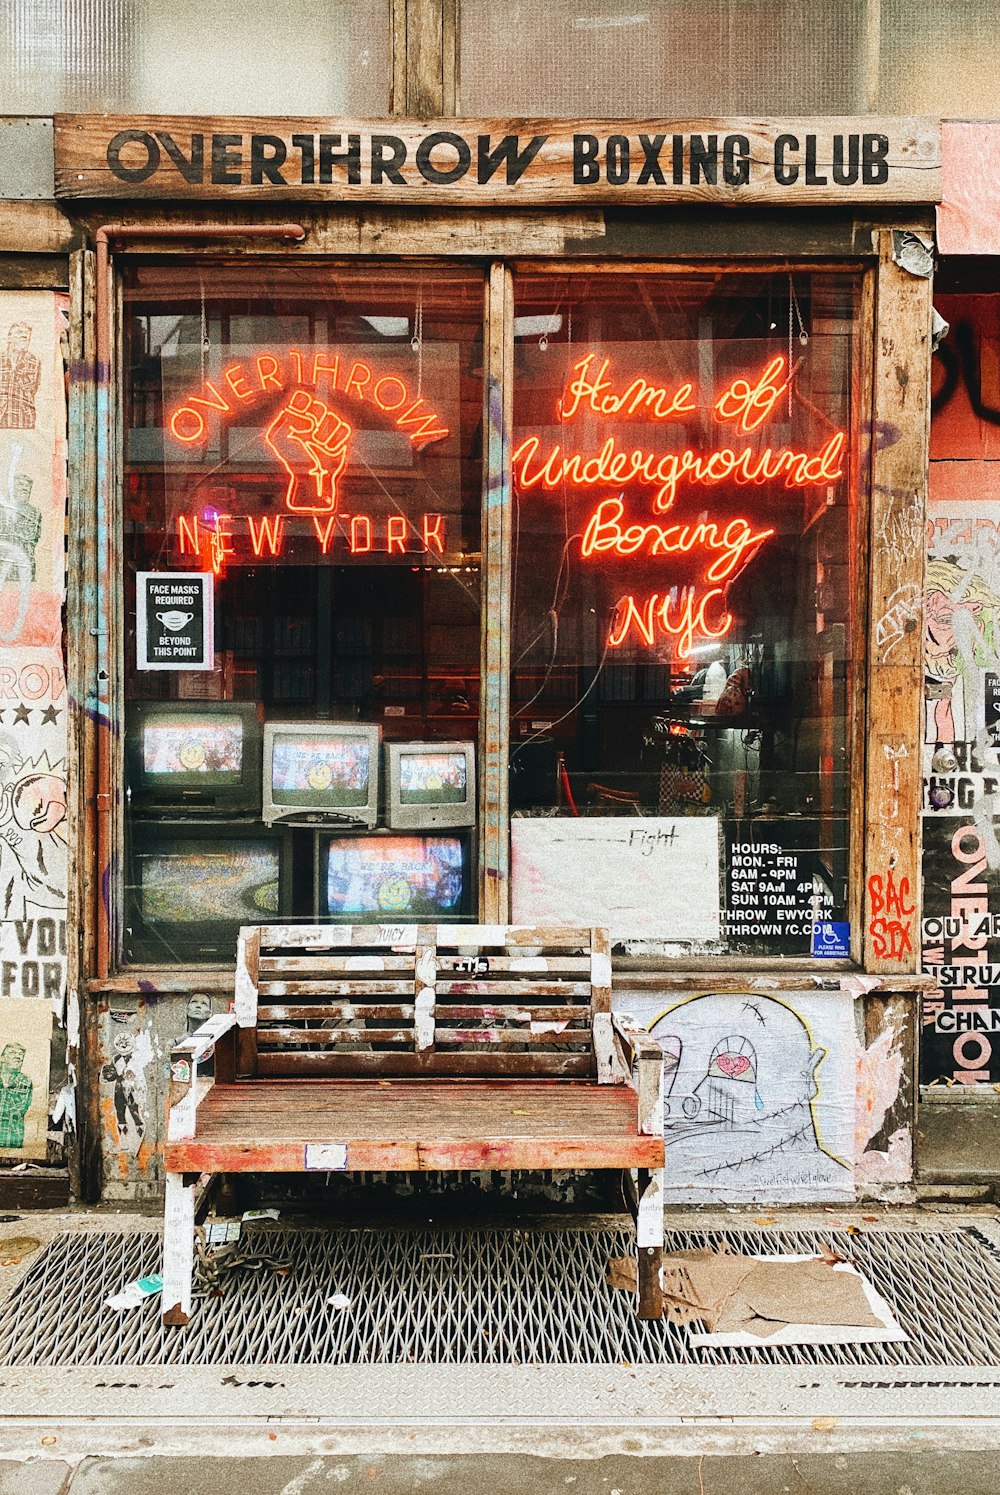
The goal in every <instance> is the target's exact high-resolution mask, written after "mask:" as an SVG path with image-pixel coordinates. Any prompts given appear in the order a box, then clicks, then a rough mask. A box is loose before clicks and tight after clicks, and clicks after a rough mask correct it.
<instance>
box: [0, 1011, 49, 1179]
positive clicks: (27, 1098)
mask: <svg viewBox="0 0 1000 1495" xmlns="http://www.w3.org/2000/svg"><path fill="white" fill-rule="evenodd" d="M51 1042H52V1007H51V1005H50V1004H49V1003H48V1002H45V1001H24V1000H15V999H6V1000H5V999H3V998H0V1157H11V1156H14V1157H17V1158H44V1157H45V1152H46V1133H47V1131H48V1104H49V1056H50V1052H51Z"/></svg>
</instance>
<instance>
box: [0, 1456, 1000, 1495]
mask: <svg viewBox="0 0 1000 1495" xmlns="http://www.w3.org/2000/svg"><path fill="white" fill-rule="evenodd" d="M997 1487H998V1480H997V1464H996V1459H995V1457H994V1456H993V1455H991V1454H986V1453H972V1452H969V1451H954V1450H942V1451H938V1452H933V1451H928V1452H919V1451H917V1452H907V1453H886V1452H880V1453H872V1454H836V1455H829V1456H824V1455H821V1454H800V1455H797V1456H791V1455H774V1454H765V1455H761V1456H754V1455H752V1454H748V1455H745V1456H742V1457H740V1456H726V1455H711V1454H709V1455H696V1456H691V1457H688V1458H648V1459H637V1458H634V1457H632V1458H630V1457H627V1456H622V1455H617V1456H613V1457H609V1458H603V1459H596V1460H593V1461H591V1462H587V1461H585V1460H569V1459H549V1458H545V1457H544V1456H536V1457H531V1456H512V1455H504V1454H501V1455H497V1456H496V1457H494V1458H490V1459H489V1460H486V1459H484V1458H482V1457H479V1456H471V1455H455V1456H444V1457H434V1456H426V1457H419V1458H416V1457H414V1458H406V1457H388V1458H386V1457H383V1456H380V1455H377V1454H375V1455H368V1454H365V1455H336V1454H329V1455H317V1456H314V1457H311V1458H309V1457H301V1456H300V1457H297V1458H294V1457H293V1458H288V1457H286V1456H284V1455H282V1454H275V1455H274V1456H273V1457H271V1458H268V1459H257V1460H250V1459H246V1458H241V1457H239V1455H235V1454H234V1455H232V1456H229V1457H225V1458H210V1457H209V1458H206V1457H200V1456H199V1457H174V1458H169V1459H167V1458H162V1457H157V1456H156V1455H151V1456H149V1457H146V1458H123V1459H108V1458H87V1459H85V1460H83V1462H82V1463H80V1464H78V1465H76V1467H72V1466H71V1465H69V1464H67V1463H64V1462H62V1461H61V1460H59V1459H51V1460H48V1461H46V1462H44V1463H33V1464H12V1463H2V1462H0V1495H206V1492H216V1491H227V1492H228V1491H230V1490H234V1489H238V1490H239V1492H240V1495H321V1492H324V1495H326V1492H330V1491H333V1490H338V1491H340V1490H342V1491H366V1492H371V1495H418V1492H419V1495H469V1492H470V1491H475V1492H476V1495H734V1492H739V1495H952V1492H955V1495H959V1492H960V1495H996V1490H997Z"/></svg>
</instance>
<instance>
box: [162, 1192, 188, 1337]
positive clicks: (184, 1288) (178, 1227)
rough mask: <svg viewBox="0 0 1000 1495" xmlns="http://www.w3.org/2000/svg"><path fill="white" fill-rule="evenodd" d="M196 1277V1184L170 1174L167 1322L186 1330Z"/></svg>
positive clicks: (166, 1220)
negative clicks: (194, 1276) (183, 1327)
mask: <svg viewBox="0 0 1000 1495" xmlns="http://www.w3.org/2000/svg"><path fill="white" fill-rule="evenodd" d="M193 1275H194V1184H193V1183H191V1184H187V1185H185V1182H184V1175H183V1173H168V1174H167V1199H166V1206H165V1208H164V1214H163V1322H164V1323H165V1324H170V1325H176V1326H180V1327H182V1326H183V1325H184V1324H186V1323H187V1321H188V1319H189V1318H190V1317H191V1279H192V1277H193Z"/></svg>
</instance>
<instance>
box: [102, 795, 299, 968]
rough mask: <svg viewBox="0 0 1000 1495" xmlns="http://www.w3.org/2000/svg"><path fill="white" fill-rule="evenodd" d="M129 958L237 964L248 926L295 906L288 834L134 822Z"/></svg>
mask: <svg viewBox="0 0 1000 1495" xmlns="http://www.w3.org/2000/svg"><path fill="white" fill-rule="evenodd" d="M127 867H128V872H127V876H126V886H125V894H126V899H125V906H126V918H125V957H126V959H127V960H129V961H132V962H140V963H148V962H158V961H164V960H169V961H172V962H180V963H182V964H184V963H190V964H198V963H202V962H221V963H226V964H229V965H231V964H232V962H233V960H234V959H235V957H236V940H237V936H238V934H239V930H240V926H241V925H242V924H268V923H272V922H274V921H275V920H276V919H283V918H287V917H289V915H290V914H291V911H292V847H291V837H290V835H289V834H288V833H287V832H285V831H281V830H274V829H270V828H269V827H267V826H264V825H262V824H260V823H259V822H256V823H255V822H252V821H235V822H234V821H229V822H211V823H209V822H205V823H202V824H199V825H198V826H197V827H194V826H192V825H191V824H190V822H184V821H165V820H159V819H157V820H147V821H141V820H133V822H132V825H131V834H130V844H129V847H128V859H127Z"/></svg>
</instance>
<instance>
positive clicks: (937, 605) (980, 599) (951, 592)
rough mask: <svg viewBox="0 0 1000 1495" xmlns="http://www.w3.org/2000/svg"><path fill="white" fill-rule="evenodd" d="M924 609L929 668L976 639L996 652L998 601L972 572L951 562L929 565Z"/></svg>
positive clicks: (936, 562) (999, 611) (933, 560)
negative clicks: (995, 631) (995, 635)
mask: <svg viewBox="0 0 1000 1495" xmlns="http://www.w3.org/2000/svg"><path fill="white" fill-rule="evenodd" d="M924 609H925V618H926V624H925V629H926V631H925V639H924V649H925V655H926V659H927V663H928V665H930V666H931V667H932V668H933V667H934V666H935V665H940V661H941V660H942V659H943V658H945V657H947V656H948V655H949V654H951V653H952V652H953V651H954V650H956V649H962V647H963V645H965V646H968V645H970V644H972V643H973V642H974V641H975V640H976V638H979V639H982V640H984V641H986V642H987V643H988V644H989V645H990V646H991V650H992V651H993V652H995V649H996V643H997V640H996V639H995V638H994V636H993V635H994V629H995V625H996V622H997V615H998V613H1000V597H998V596H997V594H996V593H995V592H994V591H993V589H992V588H991V587H989V586H987V585H986V583H985V582H984V581H983V579H982V577H980V576H978V575H977V574H976V573H975V572H974V571H971V570H966V569H965V568H964V567H963V566H959V565H957V564H956V563H955V562H954V561H946V560H941V559H939V558H934V559H932V560H930V561H928V563H927V579H926V583H925V599H924Z"/></svg>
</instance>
